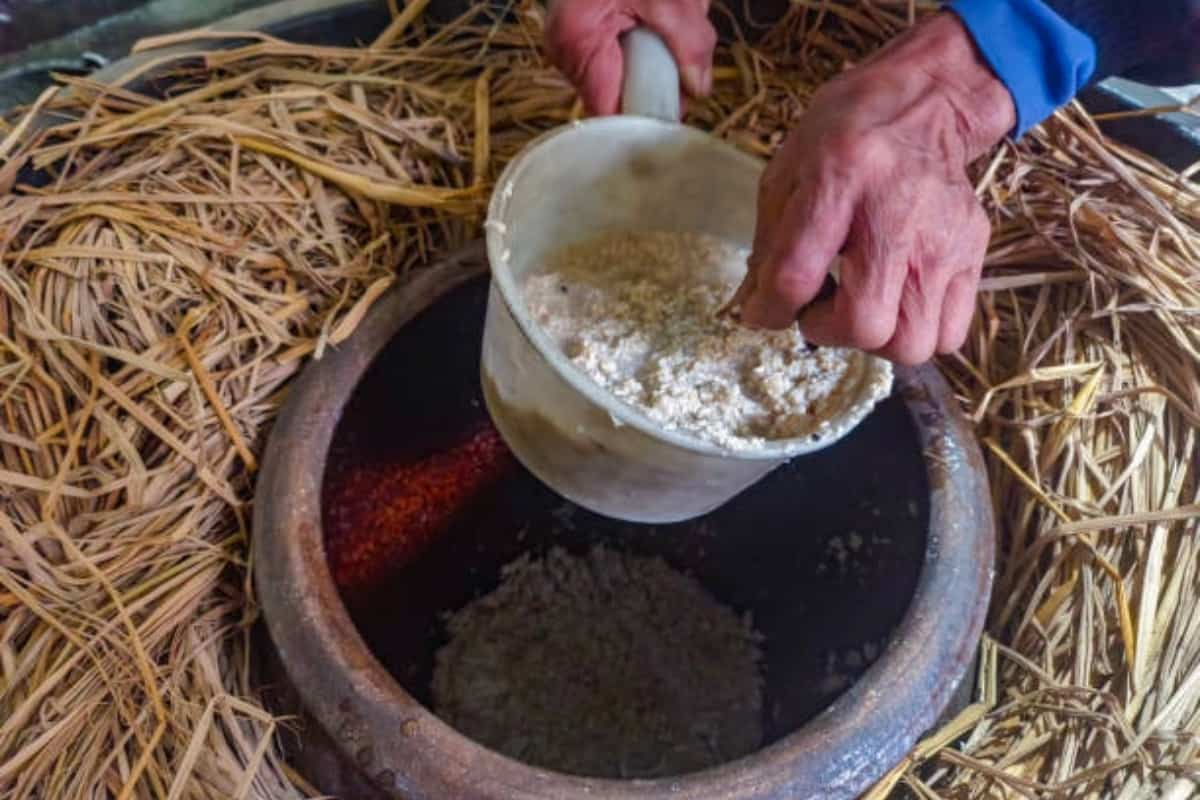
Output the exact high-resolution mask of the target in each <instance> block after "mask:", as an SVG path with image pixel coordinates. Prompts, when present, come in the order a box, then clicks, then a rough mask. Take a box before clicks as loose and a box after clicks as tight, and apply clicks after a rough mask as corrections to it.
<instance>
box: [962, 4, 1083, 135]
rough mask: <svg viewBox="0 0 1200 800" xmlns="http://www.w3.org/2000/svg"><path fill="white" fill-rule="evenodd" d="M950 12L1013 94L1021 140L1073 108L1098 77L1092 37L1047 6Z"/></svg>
mask: <svg viewBox="0 0 1200 800" xmlns="http://www.w3.org/2000/svg"><path fill="white" fill-rule="evenodd" d="M949 7H950V9H951V10H952V11H953V12H954V13H955V14H957V15H958V16H959V18H960V19H962V21H963V24H964V25H965V26H966V28H967V30H968V31H969V32H970V34H971V36H972V38H974V39H975V44H976V46H978V48H979V51H980V53H981V54H982V55H983V58H984V60H985V61H987V63H988V65H989V66H990V67H991V68H992V71H993V72H995V73H996V75H997V77H999V78H1000V80H1001V81H1002V82H1003V83H1004V85H1005V86H1007V87H1008V91H1009V92H1010V93H1011V94H1012V97H1013V103H1014V105H1015V106H1016V109H1017V126H1016V128H1015V129H1014V131H1013V135H1014V136H1015V137H1020V136H1022V135H1023V134H1024V133H1025V132H1026V131H1028V130H1029V129H1030V128H1032V127H1033V126H1034V125H1037V124H1038V123H1039V122H1041V121H1042V120H1044V119H1046V118H1047V117H1049V116H1050V115H1051V114H1053V113H1054V110H1055V109H1056V108H1058V107H1059V106H1061V105H1064V104H1065V103H1067V102H1069V101H1070V100H1071V99H1072V98H1073V97H1075V95H1076V94H1077V93H1078V92H1079V90H1080V89H1082V88H1084V86H1086V85H1087V82H1088V79H1089V78H1091V77H1092V73H1093V72H1095V69H1096V45H1095V43H1094V42H1093V41H1092V39H1091V37H1089V36H1088V35H1087V34H1085V33H1083V32H1082V31H1080V30H1079V29H1077V28H1075V27H1074V26H1073V25H1071V24H1070V23H1069V22H1067V21H1066V20H1065V19H1063V18H1062V17H1060V16H1059V15H1058V14H1057V13H1055V11H1054V10H1052V9H1051V8H1050V7H1049V6H1048V5H1046V3H1044V2H1043V1H1042V0H953V2H951V3H950V6H949Z"/></svg>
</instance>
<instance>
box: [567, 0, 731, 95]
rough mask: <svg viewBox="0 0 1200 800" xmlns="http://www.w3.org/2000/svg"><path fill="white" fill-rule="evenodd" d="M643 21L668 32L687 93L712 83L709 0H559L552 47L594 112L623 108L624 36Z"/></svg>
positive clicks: (704, 89) (665, 35)
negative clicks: (622, 40)
mask: <svg viewBox="0 0 1200 800" xmlns="http://www.w3.org/2000/svg"><path fill="white" fill-rule="evenodd" d="M638 25H645V26H646V27H648V28H650V29H651V30H653V31H654V32H655V33H657V34H658V35H659V36H661V37H662V39H663V41H664V42H665V43H666V45H667V48H668V49H669V50H670V51H671V54H672V55H673V56H674V57H675V62H676V63H677V64H678V65H679V78H680V83H681V84H682V88H683V90H684V91H685V92H686V93H687V94H690V95H692V96H693V97H703V96H704V95H707V94H708V92H709V90H710V89H711V88H712V56H713V48H714V47H715V46H716V42H717V33H716V31H715V30H714V29H713V26H712V23H710V22H709V21H708V0H556V2H552V3H551V6H550V14H549V17H548V19H547V21H546V46H547V50H548V52H549V55H550V59H551V61H553V62H554V64H555V66H557V67H558V68H559V69H561V70H562V71H563V73H564V74H565V75H566V76H567V79H568V80H570V81H571V83H572V84H574V85H575V87H576V89H578V90H579V95H580V97H581V98H582V99H583V104H584V107H585V108H586V109H587V111H588V113H589V114H615V113H617V112H618V111H619V110H620V109H619V106H620V99H621V81H622V78H623V74H624V59H623V56H622V54H621V43H620V37H621V34H623V33H625V32H626V31H630V30H632V29H633V28H635V27H637V26H638Z"/></svg>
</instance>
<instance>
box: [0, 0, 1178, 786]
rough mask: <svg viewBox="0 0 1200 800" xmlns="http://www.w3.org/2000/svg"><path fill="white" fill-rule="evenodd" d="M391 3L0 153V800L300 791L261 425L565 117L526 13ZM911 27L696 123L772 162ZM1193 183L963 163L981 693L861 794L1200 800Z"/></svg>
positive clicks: (108, 98)
mask: <svg viewBox="0 0 1200 800" xmlns="http://www.w3.org/2000/svg"><path fill="white" fill-rule="evenodd" d="M424 5H425V2H424V0H415V2H413V3H410V4H409V5H408V6H406V7H405V8H404V10H403V11H402V12H400V13H399V14H398V15H397V16H396V18H395V20H394V22H393V24H392V25H391V26H390V27H389V28H388V30H387V31H385V32H384V34H383V35H381V37H380V39H379V40H378V41H377V42H375V43H373V44H372V45H371V46H369V47H366V48H334V47H312V46H303V47H300V46H295V45H291V44H288V43H286V42H282V41H279V40H276V39H273V38H271V37H267V36H261V35H256V36H254V37H253V38H252V39H251V42H250V44H248V45H245V46H241V47H239V48H237V49H234V50H217V49H211V50H210V52H209V53H208V55H207V56H206V58H205V59H204V63H203V64H199V63H197V62H196V61H186V62H171V63H168V64H160V65H159V68H166V69H169V70H171V71H172V73H173V76H174V80H175V83H174V84H173V87H172V89H171V90H170V92H169V97H168V99H167V100H166V101H165V102H162V101H160V100H159V99H154V98H151V97H148V96H146V95H144V94H142V93H140V92H139V91H137V90H136V89H135V88H131V86H130V85H122V86H116V87H104V86H100V85H97V84H95V83H93V82H91V81H89V80H87V79H81V78H68V79H64V82H65V84H66V91H65V92H64V93H62V94H53V93H47V94H46V95H44V96H43V97H42V98H41V100H40V101H39V103H38V104H37V107H36V109H35V111H36V112H37V113H40V114H42V115H46V116H47V117H48V118H49V119H50V120H51V123H52V127H50V128H49V129H48V130H46V129H43V130H40V131H39V129H38V126H36V125H34V124H32V122H31V119H32V117H30V116H25V117H22V118H10V119H9V120H7V121H6V122H3V123H0V192H3V193H4V194H5V195H7V196H5V197H3V198H0V415H2V416H0V509H2V513H0V796H4V797H12V798H25V797H30V798H34V797H37V798H64V799H65V798H83V797H89V798H92V797H118V798H130V797H171V798H183V797H188V798H193V797H195V798H206V797H222V798H224V797H254V798H284V797H301V796H305V795H308V794H311V793H312V792H313V790H312V789H311V787H307V786H305V784H304V783H303V781H302V780H301V779H299V778H298V776H296V775H295V774H294V773H293V772H292V771H291V770H290V768H289V767H288V766H287V765H286V764H285V763H283V761H282V760H281V757H280V755H279V748H278V735H279V734H280V732H281V726H282V725H283V724H284V722H283V721H280V720H276V719H274V718H272V716H271V715H270V714H268V713H267V712H265V711H264V710H263V707H262V706H261V704H260V702H259V699H258V697H257V696H256V693H255V690H254V687H253V686H252V685H251V683H250V674H249V673H250V669H249V636H248V631H249V628H250V626H251V624H252V623H253V621H254V619H255V614H256V611H255V601H254V597H253V594H252V591H251V586H252V584H251V581H250V570H251V567H252V565H251V564H249V563H247V553H248V549H247V539H248V536H249V530H248V529H247V519H248V515H249V508H248V503H249V501H250V498H251V496H252V491H253V485H254V470H255V468H256V466H257V458H258V456H259V454H260V453H261V450H262V447H263V444H264V440H265V437H266V435H267V433H268V430H269V427H270V423H271V420H272V418H273V416H274V414H275V413H276V411H277V409H278V408H279V405H280V403H281V401H282V400H283V398H284V396H285V391H286V385H287V381H288V379H289V378H290V377H292V376H293V375H294V374H295V373H296V371H297V370H298V369H300V368H301V367H302V366H303V364H304V362H305V360H306V359H307V358H319V357H320V356H321V354H322V353H323V352H325V351H326V350H327V349H328V348H329V347H330V346H334V345H336V344H337V343H338V342H340V341H342V340H344V339H345V338H346V337H347V336H349V335H350V334H351V333H353V331H354V328H355V326H356V324H357V323H358V321H359V320H361V319H362V317H363V315H364V313H365V312H366V311H367V309H368V308H369V307H370V305H371V303H372V302H373V301H375V300H376V299H377V298H378V297H379V296H380V295H381V294H382V292H383V291H384V290H385V289H386V288H387V287H388V286H389V285H390V284H391V283H392V282H393V281H394V280H396V279H397V276H401V278H402V276H403V274H404V273H405V272H407V271H409V270H413V269H419V268H421V266H422V265H424V264H426V263H428V262H430V261H431V260H432V259H434V258H436V257H437V255H438V254H439V253H442V252H444V251H445V250H446V249H447V248H449V247H452V246H454V245H456V244H458V243H461V242H464V241H466V240H468V239H470V238H473V237H474V236H476V235H477V234H478V228H479V223H480V220H481V216H482V210H483V203H484V202H485V200H486V197H487V193H488V191H489V188H490V184H489V181H490V179H491V177H492V176H494V175H496V174H497V171H498V170H499V169H500V168H501V167H502V165H503V164H504V163H505V161H506V160H507V159H509V158H511V157H512V156H513V155H514V154H515V153H516V152H517V151H518V150H519V149H520V148H521V147H522V145H523V144H524V143H525V142H526V141H528V140H529V138H530V137H531V136H533V135H535V134H536V133H538V132H540V131H542V130H545V129H547V128H549V127H552V126H554V125H557V124H561V123H562V122H564V121H566V120H569V119H572V118H574V117H577V116H578V115H579V113H580V110H579V106H578V104H577V102H576V98H575V95H574V92H573V91H572V90H571V88H570V87H569V86H568V85H567V84H566V83H565V82H564V81H563V79H562V78H561V77H560V76H559V75H558V74H557V73H556V72H555V71H554V70H553V69H552V68H550V67H549V66H548V65H547V63H546V62H545V60H544V58H543V57H542V55H541V54H540V52H539V50H538V43H539V42H540V40H541V26H542V18H541V15H540V11H539V10H538V9H537V8H536V7H535V6H533V5H525V4H522V5H519V6H517V7H516V8H515V13H514V14H513V15H511V16H510V17H509V18H507V19H504V20H502V19H500V18H499V17H497V16H494V15H493V14H492V13H491V12H488V11H486V10H479V11H477V13H474V14H471V15H468V16H466V17H463V18H461V19H459V20H458V21H456V22H454V23H451V24H449V25H446V26H443V27H440V28H433V27H429V26H427V25H426V24H425V23H424V22H423V21H422V18H421V12H422V10H423V8H424ZM919 11H920V9H917V8H916V7H915V6H914V5H913V4H911V3H902V2H901V3H888V2H879V0H876V2H873V3H868V2H861V3H855V2H847V3H834V2H824V3H823V2H815V1H814V2H803V1H802V2H797V3H794V4H793V5H792V8H791V10H790V11H789V12H788V14H787V15H786V17H785V18H784V19H783V20H782V21H780V22H779V23H777V24H775V25H774V26H773V27H772V28H771V29H770V30H768V31H766V32H765V33H764V35H763V36H762V37H761V38H760V39H759V40H758V41H757V43H756V44H755V45H753V46H752V45H749V44H747V43H745V42H743V41H735V42H733V43H726V44H724V45H722V48H721V50H720V54H719V66H718V69H717V73H716V79H717V80H716V89H715V93H714V96H713V97H712V98H711V99H708V100H705V101H698V102H695V103H693V104H692V106H691V111H690V115H691V121H692V122H693V123H694V124H697V125H699V126H702V127H704V128H708V129H711V130H713V131H715V132H716V133H718V134H719V135H721V136H724V137H726V138H727V139H729V140H730V141H732V142H734V143H736V144H737V145H738V146H740V147H743V148H745V149H746V150H748V151H750V152H753V153H756V154H758V155H762V156H767V155H769V154H770V153H771V152H772V151H773V149H774V148H775V147H776V146H778V144H779V143H780V141H781V139H782V137H783V135H784V132H785V131H786V129H787V127H788V126H789V125H790V124H791V123H792V122H793V121H794V119H795V118H796V115H797V114H798V113H799V112H800V110H801V109H802V108H803V107H804V104H805V102H806V100H807V99H808V97H809V96H810V95H811V92H812V90H813V88H814V87H815V86H817V85H819V84H820V83H821V82H822V81H823V80H826V79H828V78H829V77H830V76H831V75H833V74H835V73H836V72H837V71H839V70H840V69H842V68H843V67H844V66H845V65H846V64H848V63H852V62H853V61H854V60H855V59H856V58H860V57H861V56H862V55H863V54H864V53H866V52H868V51H870V50H871V49H873V48H874V47H876V46H878V44H879V43H881V42H882V41H884V40H886V39H887V38H888V37H889V36H890V35H892V34H894V33H895V32H897V31H899V30H902V29H903V28H904V27H905V26H906V25H908V24H909V23H910V22H911V20H912V19H913V18H914V17H915V16H917V15H918V12H919ZM171 38H172V39H173V40H178V41H188V42H190V48H191V49H193V50H206V49H209V48H216V46H217V45H216V44H215V43H214V42H212V41H211V38H212V37H211V36H207V35H204V34H198V35H192V36H183V37H179V36H176V37H171ZM160 43H161V42H160ZM25 167H30V168H36V169H41V170H44V172H45V174H46V175H47V176H48V182H46V183H44V184H43V185H41V186H39V187H34V186H30V185H27V180H28V174H29V173H28V171H27V170H26V171H23V168H25ZM1197 171H1200V170H1197V169H1193V170H1190V171H1189V172H1188V173H1185V174H1177V173H1175V172H1173V171H1171V170H1169V169H1167V168H1165V167H1163V166H1161V165H1159V164H1157V163H1156V162H1154V161H1153V160H1151V159H1149V158H1148V157H1146V156H1144V155H1142V154H1140V153H1138V152H1135V151H1132V150H1129V149H1126V148H1124V147H1122V146H1120V145H1118V144H1116V143H1114V142H1111V141H1108V140H1107V139H1105V138H1104V136H1103V135H1102V134H1101V133H1100V132H1099V130H1098V129H1097V127H1096V125H1095V123H1094V122H1093V121H1092V120H1091V119H1090V118H1089V117H1088V116H1087V114H1086V113H1085V112H1083V111H1082V110H1081V109H1080V108H1078V107H1074V106H1072V107H1070V108H1068V109H1066V110H1064V111H1062V112H1060V113H1059V114H1058V115H1057V116H1056V117H1055V118H1054V119H1052V120H1050V121H1048V122H1047V123H1045V124H1044V125H1043V126H1042V127H1041V128H1039V129H1038V130H1036V131H1035V132H1034V133H1033V134H1031V135H1029V136H1027V137H1026V138H1025V139H1024V140H1023V141H1022V142H1020V143H1019V144H1015V145H1014V144H1011V143H1006V144H1004V145H1001V146H1000V147H999V148H997V150H996V151H995V153H994V155H993V156H992V157H990V158H986V159H984V160H983V161H981V162H980V163H979V164H978V165H977V167H976V178H977V186H978V192H979V195H980V196H981V198H983V200H984V202H985V204H986V206H987V208H988V210H989V213H990V214H991V217H992V220H993V223H994V231H995V232H994V236H993V240H992V246H991V251H990V253H989V256H988V267H987V271H986V274H985V278H984V281H983V285H982V288H981V291H980V294H979V314H978V316H977V319H976V322H975V325H974V328H973V330H972V333H971V338H970V341H969V342H968V344H967V346H966V347H965V348H964V349H963V351H962V352H961V354H960V355H958V356H956V357H953V358H948V359H945V360H944V362H943V367H944V369H945V371H946V373H947V375H948V376H949V377H950V379H951V380H952V382H953V384H954V386H955V387H956V389H957V391H958V393H959V395H960V397H961V400H962V403H963V407H964V409H965V410H966V413H968V414H969V415H972V418H973V419H974V420H976V422H977V424H978V431H979V435H980V438H981V441H982V443H983V446H984V449H985V452H986V454H987V456H988V464H989V469H990V475H991V480H992V486H993V489H994V493H995V503H996V508H997V509H998V510H999V511H1000V512H1001V515H1002V517H1001V524H1002V536H1003V542H1004V545H1003V553H1002V560H1001V564H1000V573H999V575H998V588H997V592H996V594H995V601H994V604H993V606H994V607H993V612H992V617H991V621H990V629H989V631H990V636H989V638H988V639H987V640H986V641H985V646H984V659H983V668H982V670H981V672H982V678H983V681H982V690H981V692H980V695H979V698H978V702H977V703H976V704H975V705H973V706H971V707H970V708H968V709H967V711H965V712H964V713H963V714H962V715H960V717H959V718H958V719H956V720H954V721H953V722H952V723H951V724H950V725H949V726H948V727H947V728H946V729H945V730H943V731H941V732H938V733H936V734H934V735H932V736H931V737H930V739H929V740H927V741H926V742H924V743H922V744H921V746H920V747H918V748H917V750H916V751H915V752H914V753H913V755H912V756H911V757H910V759H909V760H908V761H906V762H905V763H904V764H901V765H899V766H898V767H897V768H896V769H895V770H894V771H893V772H892V773H891V774H890V775H889V776H888V777H887V779H885V780H884V781H883V782H882V783H881V784H880V785H879V786H878V787H876V789H875V790H874V791H873V792H872V793H871V795H870V796H871V797H884V796H888V795H889V794H891V793H892V792H893V791H907V792H908V793H909V794H910V795H914V794H915V795H916V796H918V797H923V798H933V797H946V798H950V797H954V798H968V797H971V798H974V797H1055V798H1058V797H1080V798H1083V797H1097V798H1099V797H1104V798H1118V800H1133V799H1134V798H1163V799H1164V800H1181V799H1182V798H1185V797H1189V796H1191V795H1192V794H1194V793H1195V792H1196V791H1197V790H1196V783H1194V782H1193V781H1196V782H1200V738H1197V733H1200V613H1197V605H1198V602H1200V601H1198V589H1200V574H1198V571H1197V566H1198V564H1197V561H1198V552H1197V550H1198V547H1200V545H1198V544H1197V541H1196V532H1197V520H1198V519H1200V482H1198V481H1197V467H1198V456H1197V449H1196V432H1197V428H1198V427H1200V326H1198V325H1197V322H1198V320H1197V316H1198V315H1200V272H1198V268H1197V264H1198V263H1200V185H1198V184H1197V182H1196V181H1195V179H1194V177H1193V176H1194V175H1195V173H1196V172H1197ZM1189 173H1190V174H1189Z"/></svg>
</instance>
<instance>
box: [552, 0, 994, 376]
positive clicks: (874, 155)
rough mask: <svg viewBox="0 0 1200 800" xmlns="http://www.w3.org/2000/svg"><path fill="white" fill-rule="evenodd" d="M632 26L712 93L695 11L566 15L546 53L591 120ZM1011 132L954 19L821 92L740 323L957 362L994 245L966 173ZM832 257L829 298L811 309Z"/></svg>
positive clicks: (900, 356) (785, 169)
mask: <svg viewBox="0 0 1200 800" xmlns="http://www.w3.org/2000/svg"><path fill="white" fill-rule="evenodd" d="M638 23H642V24H645V25H647V26H648V27H651V28H653V29H655V30H656V31H658V32H659V33H660V34H662V35H663V37H664V40H665V41H666V42H667V45H668V47H670V48H671V50H672V52H673V53H674V54H675V57H676V59H677V60H678V61H679V63H680V64H681V65H682V68H683V74H684V75H685V76H687V75H691V76H692V77H691V78H688V77H685V78H684V79H683V88H684V90H685V91H686V92H688V93H690V94H703V93H705V92H707V91H708V89H709V87H710V84H711V61H712V48H713V41H714V37H713V35H712V29H711V26H709V25H708V22H707V19H706V16H705V9H704V8H703V4H702V3H698V2H695V0H657V2H656V0H641V2H629V3H620V2H608V1H607V0H560V2H559V3H558V4H557V5H555V6H554V7H553V8H552V10H551V15H550V20H549V25H548V40H549V45H550V52H551V54H552V57H553V58H554V59H555V62H556V63H557V64H558V65H559V66H560V67H561V68H562V69H563V70H564V72H565V73H566V75H567V76H568V78H569V79H570V80H572V81H573V82H574V83H575V85H576V86H577V87H579V89H580V92H581V95H582V96H583V97H584V100H585V103H586V104H587V107H588V108H589V109H591V110H592V112H593V113H598V114H610V113H615V112H616V111H617V110H618V109H617V105H618V103H619V97H620V82H621V51H620V47H619V44H618V40H617V39H618V36H619V35H620V33H622V32H624V31H625V30H628V29H629V28H632V27H633V26H634V25H636V24H638ZM668 23H669V24H668ZM672 26H673V27H672ZM1015 121H1016V112H1015V109H1014V107H1013V103H1012V97H1011V96H1010V95H1009V93H1008V90H1007V89H1005V87H1004V85H1003V84H1002V83H1000V81H999V80H997V79H996V77H995V75H994V74H993V73H992V72H991V70H990V69H989V68H988V67H987V65H986V64H985V63H984V62H983V61H982V60H981V59H980V57H979V55H978V53H977V52H976V50H975V48H974V44H973V42H972V41H971V38H970V36H969V34H968V33H967V31H966V30H965V28H963V26H962V24H961V23H960V22H959V21H958V19H957V17H955V16H953V15H952V14H949V13H943V14H939V15H936V16H934V17H933V18H931V19H929V20H927V21H925V22H923V23H921V24H920V25H918V26H916V27H915V28H914V29H912V30H910V31H909V32H907V33H906V34H904V35H903V36H900V37H898V38H897V39H896V40H894V41H892V42H891V43H890V44H889V45H888V46H887V47H885V48H883V49H881V50H880V51H879V52H877V53H876V54H875V55H873V56H872V57H871V58H870V59H868V60H866V61H864V62H862V63H861V64H859V65H857V66H854V67H852V68H850V69H848V70H846V71H845V72H844V73H843V74H841V75H840V76H838V77H837V78H835V79H834V80H832V81H830V82H829V83H828V84H826V85H825V86H823V87H822V88H821V89H820V90H819V91H818V92H817V93H816V95H815V96H814V97H813V99H812V102H811V103H810V104H809V106H808V108H807V109H805V112H804V114H803V115H802V116H801V118H800V120H799V122H798V123H797V125H796V127H795V128H794V129H793V130H792V131H791V132H790V134H789V135H788V137H787V139H786V140H785V142H784V144H783V146H782V148H781V149H780V150H779V152H778V153H777V154H776V155H775V157H774V158H773V159H772V160H771V163H770V164H769V165H768V167H767V169H766V171H765V173H764V175H763V179H762V183H761V186H760V188H759V197H758V225H757V230H756V232H755V241H754V248H753V254H752V255H751V257H750V264H749V271H748V274H747V277H746V280H745V282H744V283H743V285H742V286H741V287H740V288H739V289H738V291H737V293H736V295H735V296H734V300H733V305H734V308H735V309H736V310H737V311H738V313H739V314H740V318H741V320H742V321H743V323H744V324H746V325H750V326H755V327H763V328H774V329H778V328H783V327H786V326H788V325H791V324H794V323H795V322H796V320H797V319H799V321H800V325H801V328H802V330H803V332H804V334H805V336H806V337H807V338H808V339H809V341H811V342H813V343H815V344H821V345H837V346H845V347H855V348H859V349H862V350H867V351H871V352H875V353H878V354H880V355H882V356H884V357H886V358H889V359H892V360H893V361H896V362H899V363H904V364H920V363H923V362H925V361H927V360H929V358H931V357H932V356H933V355H934V354H935V353H950V352H953V351H954V350H956V349H958V348H959V347H960V346H961V345H962V343H963V341H964V340H965V338H966V335H967V330H968V328H969V326H970V322H971V318H972V316H973V314H974V309H975V292H976V288H977V286H978V283H979V276H980V272H981V269H982V264H983V258H984V254H985V251H986V248H987V243H988V237H989V233H990V226H989V224H988V220H987V217H986V215H985V214H984V212H983V209H982V207H981V206H980V204H979V202H978V200H977V199H976V197H975V194H974V191H973V189H972V186H971V184H970V183H969V181H968V179H967V175H966V167H967V165H968V164H969V163H970V162H971V161H973V160H974V159H976V158H978V157H979V156H980V155H982V154H984V153H985V152H986V151H987V150H988V149H989V148H990V147H991V146H992V145H994V144H995V143H996V142H998V141H999V140H1000V139H1001V138H1003V137H1004V135H1005V134H1007V133H1008V132H1009V131H1010V130H1011V129H1012V127H1013V125H1014V124H1015ZM839 254H840V264H839V268H838V279H839V285H838V289H837V291H836V292H834V293H833V295H832V297H828V298H818V292H819V291H820V290H821V287H822V283H823V282H824V280H825V276H826V275H827V274H828V272H829V269H830V266H831V265H832V264H834V263H835V261H837V260H838V257H839Z"/></svg>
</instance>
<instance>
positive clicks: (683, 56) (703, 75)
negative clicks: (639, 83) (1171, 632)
mask: <svg viewBox="0 0 1200 800" xmlns="http://www.w3.org/2000/svg"><path fill="white" fill-rule="evenodd" d="M637 16H638V19H640V20H641V21H642V22H643V23H645V25H646V26H647V27H648V28H650V29H651V30H653V31H654V32H655V33H657V34H658V35H659V36H661V37H662V39H663V42H665V43H666V45H667V48H668V49H669V50H670V51H671V55H673V56H675V61H676V63H677V64H678V65H679V80H680V83H682V84H683V88H684V91H686V92H687V93H688V94H689V95H691V96H692V97H704V96H706V95H707V94H708V93H709V92H710V91H711V90H712V63H713V50H715V49H716V46H717V31H716V28H714V27H713V25H712V23H711V22H709V20H708V14H707V12H706V11H705V6H704V4H699V3H696V2H695V0H657V2H643V3H641V4H640V5H639V6H638V8H637Z"/></svg>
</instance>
